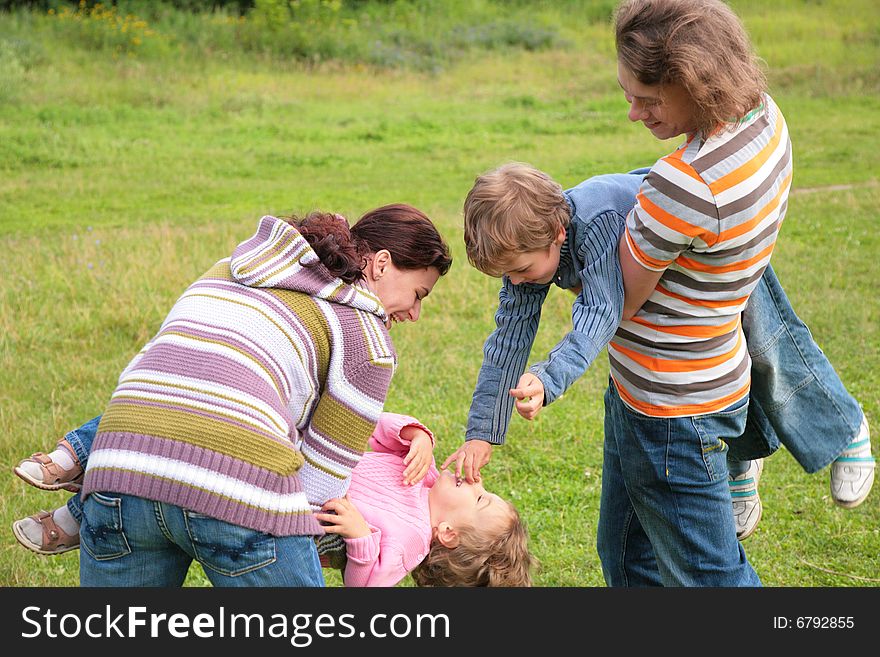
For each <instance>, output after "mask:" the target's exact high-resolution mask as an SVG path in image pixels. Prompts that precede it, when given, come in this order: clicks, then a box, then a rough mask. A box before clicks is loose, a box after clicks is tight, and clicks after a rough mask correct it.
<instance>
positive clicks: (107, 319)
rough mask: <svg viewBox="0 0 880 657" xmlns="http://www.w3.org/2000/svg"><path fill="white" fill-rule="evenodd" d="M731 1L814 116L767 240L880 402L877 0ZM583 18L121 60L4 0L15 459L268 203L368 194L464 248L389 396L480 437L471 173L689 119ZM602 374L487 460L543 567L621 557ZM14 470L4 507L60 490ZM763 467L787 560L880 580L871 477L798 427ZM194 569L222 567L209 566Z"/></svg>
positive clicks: (761, 564)
mask: <svg viewBox="0 0 880 657" xmlns="http://www.w3.org/2000/svg"><path fill="white" fill-rule="evenodd" d="M734 6H735V7H736V8H737V9H738V10H739V11H740V12H741V15H742V16H743V17H744V19H745V22H746V26H747V27H748V28H749V30H750V32H751V33H752V36H753V38H754V40H755V43H756V44H757V47H758V50H759V53H760V54H761V55H762V56H763V57H764V58H765V59H766V61H767V63H768V65H769V67H770V79H771V84H772V93H773V95H774V98H775V99H776V100H777V102H778V103H779V105H780V106H781V107H782V109H783V111H784V112H785V114H786V118H787V119H788V123H789V128H790V130H791V134H792V138H793V143H794V154H795V163H796V169H795V179H794V193H793V194H792V196H791V198H790V202H789V211H788V216H787V219H786V224H785V227H784V228H783V231H782V236H781V238H780V241H779V243H778V246H777V250H776V253H775V255H774V260H773V264H774V266H775V267H776V269H777V272H778V274H779V276H780V279H781V280H782V282H783V284H784V286H785V287H786V290H787V291H788V293H789V296H790V297H791V299H792V301H793V303H794V306H795V308H796V309H797V310H798V312H799V313H800V315H801V316H802V317H803V318H804V319H805V320H806V321H807V323H808V325H809V326H810V327H811V329H812V330H813V334H814V336H815V337H816V339H817V341H818V342H819V344H820V345H821V346H822V348H823V349H824V350H825V351H826V353H827V354H828V356H829V358H830V359H831V361H832V362H833V363H834V365H835V367H836V368H837V370H838V372H839V373H840V375H841V377H842V378H843V380H844V381H845V382H846V384H847V386H848V388H849V389H850V391H851V392H852V393H853V394H854V395H855V396H856V397H857V398H858V399H859V400H860V402H861V403H862V405H863V407H864V409H865V412H866V413H867V415H868V418H869V420H871V422H872V424H873V425H874V426H875V427H880V374H878V371H880V353H878V352H880V303H878V301H877V297H876V291H875V290H876V278H877V272H878V264H877V262H878V256H880V237H878V228H880V224H878V212H877V207H878V203H880V183H878V180H877V171H880V152H878V150H880V149H878V148H877V145H878V135H880V111H878V110H880V82H878V73H877V66H876V64H877V62H878V61H880V27H878V26H880V9H878V7H877V6H876V4H875V3H873V2H869V1H867V0H866V1H864V2H855V3H825V4H821V5H820V4H817V3H810V2H794V1H789V2H783V3H773V4H772V5H770V4H768V3H759V2H751V1H749V2H738V3H734ZM547 11H548V10H547V9H546V8H545V9H544V12H545V15H546V12H547ZM571 22H572V21H571V19H570V17H569V18H568V19H567V20H563V19H562V17H561V14H560V17H559V24H560V29H561V30H568V32H566V37H567V40H568V42H570V43H571V44H572V45H571V46H570V47H567V48H564V47H559V48H556V49H550V50H546V51H542V52H522V51H516V50H514V51H510V52H491V53H483V54H482V55H481V56H479V57H477V56H472V57H468V58H465V59H462V60H460V61H458V62H457V63H456V64H454V65H451V66H448V67H446V68H444V69H442V70H439V71H438V72H435V73H424V72H419V71H412V70H407V69H397V70H379V69H373V68H368V67H365V66H363V65H359V64H357V63H351V64H338V63H335V64H334V63H330V64H322V65H318V66H311V67H303V66H301V65H296V64H291V63H284V62H278V61H274V62H273V61H271V60H269V59H266V58H262V57H256V56H252V55H240V56H237V57H227V58H226V59H222V58H210V57H204V58H202V57H183V58H170V57H166V58H162V57H158V58H138V57H135V58H130V59H129V58H122V59H119V60H115V59H113V58H112V57H110V56H109V55H108V54H107V53H103V52H92V51H88V50H84V49H79V48H76V47H74V46H71V45H69V44H65V43H62V42H57V41H51V40H46V39H42V37H41V36H40V34H41V33H39V32H34V33H31V32H28V31H24V32H23V31H22V30H21V29H20V22H18V23H16V22H15V21H12V20H11V19H10V17H8V16H7V15H3V14H0V43H3V42H4V41H5V42H6V43H13V42H14V43H15V44H17V45H16V46H15V48H17V50H16V51H15V52H17V53H18V55H17V58H18V59H17V61H19V62H23V64H22V65H21V67H20V69H16V70H18V71H19V72H18V73H16V74H15V76H16V77H15V78H14V79H11V81H10V82H9V84H8V85H7V86H6V87H3V86H2V84H0V89H7V91H6V92H5V95H3V96H0V240H2V242H0V243H2V247H3V251H4V253H6V254H7V258H6V261H7V263H8V266H7V267H6V271H5V273H4V276H3V279H2V283H0V371H2V377H0V436H2V437H0V455H2V462H3V463H5V464H7V467H8V468H10V470H11V467H12V466H13V465H14V464H15V463H17V461H18V460H19V459H20V458H22V457H23V456H26V455H28V454H30V453H31V452H33V451H36V450H46V449H48V448H50V447H51V446H52V444H53V443H54V441H55V440H56V439H57V438H58V437H60V436H61V435H62V434H63V433H64V432H65V431H66V430H68V429H69V428H72V427H73V426H76V425H78V424H79V423H81V422H82V421H84V420H86V419H89V418H90V417H92V416H93V415H95V414H96V413H98V412H100V411H101V410H102V408H103V406H104V405H105V403H106V401H107V399H108V397H109V395H110V393H111V392H112V390H113V388H114V385H115V381H116V377H117V376H118V374H119V372H120V371H121V369H122V368H123V367H124V366H125V364H126V363H127V362H128V360H129V359H130V358H131V356H132V355H133V354H134V353H135V352H136V351H137V350H138V349H139V348H140V346H142V345H143V343H144V342H145V341H146V340H148V339H149V338H150V337H151V335H152V334H153V333H154V332H155V330H156V329H157V328H158V326H159V324H160V322H161V321H162V319H163V318H164V316H165V313H166V312H167V310H168V309H169V308H170V306H171V305H172V304H173V302H174V300H175V299H176V298H177V296H178V295H179V294H180V293H181V292H182V291H183V289H185V288H186V286H187V285H188V284H189V283H190V282H191V281H192V280H193V279H194V278H195V277H197V276H198V275H199V274H200V273H202V272H203V271H204V270H205V269H207V268H208V267H209V266H210V265H211V264H212V263H213V262H215V261H216V260H217V259H218V258H220V257H223V256H225V255H228V254H229V253H230V251H231V249H232V248H233V247H234V246H235V244H237V243H238V241H240V240H241V239H244V238H246V237H248V236H249V235H250V234H251V233H252V231H253V230H254V228H255V227H256V222H257V220H258V218H259V217H260V216H261V215H262V214H265V213H289V212H295V213H300V212H306V211H308V210H310V209H313V208H323V209H328V210H333V211H337V212H341V213H343V214H345V215H346V216H348V217H350V218H351V219H352V220H354V219H356V218H357V216H359V214H361V213H363V212H364V211H366V210H368V209H370V208H372V207H375V206H377V205H380V204H384V203H389V202H407V203H412V204H414V205H416V206H418V207H420V208H422V209H423V210H425V211H426V212H427V213H428V214H429V215H430V216H431V217H432V218H433V219H434V220H435V221H436V222H437V224H438V226H439V227H440V229H441V230H442V232H443V233H444V235H445V236H446V237H447V239H448V241H449V242H450V245H451V247H452V250H453V255H454V257H455V259H456V263H455V265H454V266H453V268H452V270H451V272H450V273H449V275H448V276H447V277H445V279H442V280H441V282H440V283H439V284H438V286H437V288H436V289H435V291H434V292H433V293H432V295H431V296H430V298H429V300H428V301H427V302H426V303H425V306H424V310H423V317H422V319H421V320H420V321H419V322H418V323H417V324H414V325H403V326H397V327H395V329H394V332H393V335H394V340H395V344H396V346H397V348H398V351H399V355H400V368H399V370H398V373H397V375H396V377H395V379H394V382H393V384H392V389H391V393H390V396H389V399H388V403H387V405H386V408H388V409H389V410H394V411H398V412H403V413H409V414H412V415H415V416H417V417H419V418H420V419H422V421H424V422H425V423H426V424H428V425H429V426H430V427H432V428H433V429H434V431H435V432H436V434H437V435H438V438H439V444H438V448H437V451H436V456H437V458H438V461H442V459H443V458H445V456H446V455H447V454H449V453H450V452H451V451H452V450H453V449H455V447H456V446H457V445H458V444H459V443H460V441H461V439H462V437H463V433H464V427H465V424H466V417H467V411H468V408H469V405H470V396H471V393H472V388H473V384H474V381H475V379H476V374H477V371H478V369H479V365H480V360H481V347H482V342H483V340H484V339H485V337H486V335H488V333H489V332H490V331H491V329H492V327H493V313H494V310H495V304H496V300H497V289H498V281H496V280H494V279H490V278H487V277H485V276H483V275H481V274H479V273H478V272H477V271H475V270H474V269H472V268H471V267H469V266H468V264H467V261H466V258H465V255H464V248H463V244H462V239H461V203H462V201H463V199H464V196H465V194H466V193H467V191H468V189H469V188H470V185H471V184H472V182H473V179H474V177H475V176H476V175H478V174H479V173H481V172H482V171H485V170H486V169H488V168H491V167H493V166H496V165H497V164H500V163H502V162H504V161H507V160H511V159H515V160H521V161H527V162H530V163H532V164H534V165H536V166H538V167H540V168H542V169H545V170H546V171H548V172H549V173H551V174H552V175H553V176H554V177H556V178H557V180H559V181H560V183H562V184H563V185H564V186H570V185H574V184H576V183H578V182H580V181H581V180H582V179H584V178H586V177H588V176H590V175H593V174H596V173H604V172H610V171H625V170H629V169H632V168H635V167H638V166H646V165H650V164H651V163H653V162H654V161H655V160H656V159H657V157H659V156H660V155H663V154H664V153H666V152H668V151H669V150H670V149H671V148H672V147H673V146H674V143H672V142H670V143H666V144H664V143H658V142H656V141H654V140H653V138H652V137H651V136H650V135H649V134H648V133H647V131H645V130H644V128H642V127H641V126H637V125H632V124H630V123H629V122H628V121H627V120H626V118H625V103H624V100H623V98H622V94H621V93H620V92H619V89H618V86H617V82H616V78H615V67H614V57H613V48H612V41H611V36H610V30H609V28H608V26H607V25H606V24H604V23H592V24H590V23H585V24H584V25H583V26H581V27H582V29H580V30H578V31H577V32H575V31H574V30H573V28H572V26H571ZM575 36H577V38H573V37H575ZM22 43H26V44H27V43H29V44H30V45H26V46H23V45H21V44H22ZM3 52H4V51H3V49H2V48H0V54H2V53H3ZM23 53H24V54H23ZM27 53H37V54H36V55H33V56H27ZM9 70H11V69H7V72H8V71H9ZM0 81H2V78H0ZM10 256H11V257H10ZM570 303H571V299H570V296H569V295H568V294H567V293H564V292H561V291H558V290H556V291H554V292H553V293H552V294H551V296H550V298H549V300H548V302H547V304H546V306H545V310H544V317H543V321H542V328H541V331H540V334H539V336H538V339H537V342H536V346H535V350H534V352H533V354H534V358H535V359H537V358H540V357H542V356H543V355H544V354H546V352H547V351H548V350H549V349H550V348H551V347H552V346H553V344H555V342H556V341H557V340H558V339H559V338H560V337H561V336H562V335H563V334H564V332H565V331H566V330H567V328H568V326H569V325H570V318H569V308H570ZM607 376H608V367H607V363H606V361H605V360H604V358H603V357H600V359H599V360H598V361H597V363H596V365H595V366H594V367H593V368H592V369H591V370H590V371H589V372H588V373H587V374H586V375H585V376H584V377H583V378H582V379H581V380H580V381H579V382H578V383H577V384H576V385H575V386H573V387H572V389H571V390H569V391H568V393H567V394H566V395H565V397H564V398H563V399H561V400H559V401H558V402H557V403H554V404H553V405H551V406H549V407H548V408H546V409H544V411H543V412H542V413H541V415H539V417H538V419H537V420H536V421H534V422H531V423H527V422H525V421H523V420H522V419H521V418H519V417H515V418H514V419H513V421H512V423H511V430H510V434H509V436H508V442H507V444H506V445H505V446H503V447H500V448H497V449H496V450H495V454H494V457H493V460H492V462H491V464H490V465H489V466H488V467H487V469H486V470H485V475H486V479H487V484H488V485H489V486H490V488H492V489H493V490H494V491H496V492H498V493H499V494H501V495H503V496H505V497H507V498H509V499H511V500H512V501H513V502H514V503H516V504H517V506H518V507H519V509H520V510H521V512H522V514H523V516H524V518H525V520H526V522H527V524H528V526H529V529H530V533H531V538H532V546H533V550H534V552H535V555H536V556H537V557H538V559H539V560H540V562H541V564H542V565H541V569H540V570H539V572H538V575H537V583H538V584H539V585H542V586H600V585H602V582H603V580H602V574H601V568H600V565H599V560H598V557H597V555H596V550H595V528H596V522H597V519H598V511H599V492H600V489H601V469H602V418H603V409H602V393H603V391H604V388H605V385H606V383H607ZM877 431H878V432H880V429H878V430H877ZM817 439H821V437H817ZM8 472H9V476H8V477H7V479H6V481H5V483H0V495H2V496H3V499H4V500H5V503H4V505H3V510H2V520H3V525H4V526H5V527H7V528H8V527H9V525H10V524H11V523H12V522H13V520H15V519H17V518H20V517H22V516H24V515H27V514H29V513H32V512H35V511H37V510H39V509H41V508H46V509H50V508H54V506H56V505H58V504H60V503H61V502H62V501H63V500H64V494H61V493H43V492H40V491H36V490H34V489H31V488H29V487H27V486H25V485H24V484H23V483H22V482H21V481H19V480H18V479H17V478H15V477H14V476H13V475H12V474H11V471H9V470H8ZM761 495H762V499H763V500H764V518H763V520H762V522H761V524H760V526H759V529H758V531H757V532H756V534H755V535H754V536H752V537H751V538H750V539H748V541H747V542H746V543H745V547H746V550H747V553H748V555H749V558H750V560H751V561H752V562H753V563H754V565H755V567H756V569H757V570H758V572H759V574H760V575H761V577H762V579H763V581H764V583H765V584H766V585H770V586H876V585H877V584H878V583H880V529H878V528H880V503H878V500H880V497H878V496H877V494H876V493H875V494H874V495H872V497H871V498H869V500H868V501H867V502H866V503H865V504H863V505H862V506H861V507H859V508H858V509H855V510H850V511H847V510H843V509H840V508H838V507H836V506H835V505H834V504H833V502H832V501H831V499H830V495H829V491H828V472H827V470H825V471H822V472H820V473H818V474H816V475H810V476H808V475H806V474H805V473H804V472H803V471H802V470H801V469H800V467H799V466H798V465H797V463H796V462H795V461H794V460H793V459H792V458H791V456H790V455H788V454H787V453H786V452H785V451H784V450H780V452H779V453H778V454H777V455H775V456H774V457H772V458H771V459H770V460H768V461H767V464H766V469H765V474H764V477H763V479H762V484H761ZM0 546H2V550H0V584H3V585H7V586H40V585H76V584H77V582H78V571H77V568H78V559H77V554H76V552H74V553H71V554H67V555H64V556H61V557H55V558H51V559H47V558H42V557H38V556H36V555H33V554H31V553H29V552H26V551H25V550H23V549H21V548H20V547H19V546H18V545H17V543H16V542H15V540H14V538H13V536H12V534H11V532H10V531H9V530H8V529H7V530H6V539H5V540H3V541H0ZM329 582H330V583H331V584H339V580H338V577H336V576H334V575H331V576H330V577H329ZM188 583H189V584H191V585H204V584H206V580H205V578H204V576H203V575H202V574H201V572H200V570H199V569H198V568H197V567H196V568H193V569H192V570H191V576H190V578H189V579H188ZM405 584H406V585H409V582H406V583H405Z"/></svg>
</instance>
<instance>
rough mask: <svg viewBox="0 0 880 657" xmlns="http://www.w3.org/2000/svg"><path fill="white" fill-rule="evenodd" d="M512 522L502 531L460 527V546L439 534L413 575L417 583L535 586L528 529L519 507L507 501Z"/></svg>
mask: <svg viewBox="0 0 880 657" xmlns="http://www.w3.org/2000/svg"><path fill="white" fill-rule="evenodd" d="M507 506H508V509H509V510H510V521H509V522H508V523H506V524H505V526H504V527H503V528H502V529H501V530H500V531H498V532H491V531H487V530H486V529H485V528H483V529H477V528H476V527H460V528H459V530H458V539H459V540H458V545H457V546H456V547H454V548H449V547H446V546H445V545H443V544H442V543H441V542H440V541H439V540H438V539H437V538H436V537H435V538H434V539H433V540H432V541H431V550H430V551H429V552H428V556H427V557H425V560H424V561H422V563H420V564H419V565H418V566H416V568H415V570H413V571H412V573H411V575H412V578H413V579H414V580H415V583H416V585H417V586H531V585H532V576H531V568H532V566H533V565H534V563H535V559H534V557H532V555H531V554H530V553H529V549H528V532H527V531H526V527H525V524H523V521H522V518H520V516H519V512H517V510H516V507H514V506H513V505H512V504H511V503H510V502H507Z"/></svg>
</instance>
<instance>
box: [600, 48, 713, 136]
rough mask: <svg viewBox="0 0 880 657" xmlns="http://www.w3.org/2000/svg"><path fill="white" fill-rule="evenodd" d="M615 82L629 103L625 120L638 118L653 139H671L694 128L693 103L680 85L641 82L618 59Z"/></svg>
mask: <svg viewBox="0 0 880 657" xmlns="http://www.w3.org/2000/svg"><path fill="white" fill-rule="evenodd" d="M617 81H618V82H619V83H620V87H621V88H622V89H623V95H624V96H625V97H626V102H628V103H629V112H628V113H627V116H628V117H629V120H630V121H634V122H635V121H641V122H642V124H643V125H644V126H645V127H646V128H647V129H648V130H650V131H651V134H652V135H654V136H655V137H656V138H657V139H672V138H673V137H678V136H679V135H683V134H687V133H690V132H694V130H696V121H695V120H694V115H695V108H694V104H693V101H692V100H691V98H690V95H689V94H688V93H687V91H685V89H684V87H682V86H681V85H679V84H667V85H662V86H661V85H659V84H642V83H641V82H639V81H638V80H637V79H636V77H635V75H633V73H632V71H630V70H629V69H628V68H627V67H626V66H624V65H623V64H622V63H620V62H618V63H617Z"/></svg>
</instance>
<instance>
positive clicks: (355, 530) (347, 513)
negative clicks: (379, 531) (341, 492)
mask: <svg viewBox="0 0 880 657" xmlns="http://www.w3.org/2000/svg"><path fill="white" fill-rule="evenodd" d="M321 510H322V511H328V512H331V513H316V514H315V518H317V519H318V521H319V522H320V523H321V524H322V525H324V531H325V532H327V533H328V534H339V535H340V536H342V538H362V537H364V536H369V535H370V526H369V525H368V524H367V521H366V520H364V517H363V516H362V515H361V512H360V511H358V510H357V507H356V506H355V505H354V504H353V503H352V501H351V500H350V499H348V496H347V495H346V496H345V497H336V498H334V499H332V500H327V502H326V503H325V504H324V506H322V507H321Z"/></svg>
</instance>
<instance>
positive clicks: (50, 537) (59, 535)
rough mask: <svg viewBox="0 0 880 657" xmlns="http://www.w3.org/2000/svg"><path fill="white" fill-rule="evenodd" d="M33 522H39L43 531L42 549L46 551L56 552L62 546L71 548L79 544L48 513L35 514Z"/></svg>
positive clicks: (32, 518) (32, 517)
mask: <svg viewBox="0 0 880 657" xmlns="http://www.w3.org/2000/svg"><path fill="white" fill-rule="evenodd" d="M31 520H33V521H35V522H38V523H39V524H40V528H41V529H42V530H43V544H42V545H41V546H40V547H41V548H42V549H44V550H47V551H54V550H56V549H57V548H58V547H59V546H60V545H64V546H70V545H75V544H76V543H77V542H78V541H75V539H74V537H73V536H71V535H70V534H68V533H67V532H66V531H64V530H63V529H61V527H59V526H58V525H57V524H56V522H55V518H54V517H52V514H51V513H49V512H48V511H40V512H39V513H35V514H34V515H32V516H31Z"/></svg>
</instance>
